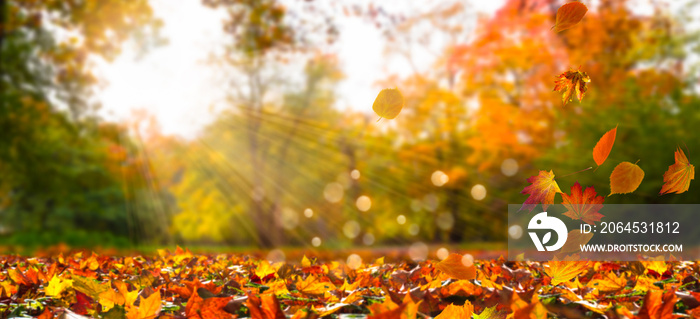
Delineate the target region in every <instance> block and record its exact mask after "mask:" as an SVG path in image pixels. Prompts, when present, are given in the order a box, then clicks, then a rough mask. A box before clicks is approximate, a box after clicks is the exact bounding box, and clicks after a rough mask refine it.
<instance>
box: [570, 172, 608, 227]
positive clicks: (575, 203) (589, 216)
mask: <svg viewBox="0 0 700 319" xmlns="http://www.w3.org/2000/svg"><path fill="white" fill-rule="evenodd" d="M596 195H598V193H596V191H595V188H593V186H591V187H586V191H585V192H584V191H583V188H582V187H581V184H579V183H578V182H576V184H574V186H571V195H567V194H566V193H561V197H562V199H563V202H562V204H563V205H564V207H566V209H567V211H566V212H565V213H564V215H566V216H569V217H571V218H572V219H575V220H576V219H577V220H581V221H583V222H585V223H587V224H591V225H593V223H594V222H598V221H600V219H601V218H602V217H604V215H603V214H601V213H599V212H598V211H599V210H600V209H601V208H603V201H605V198H604V197H603V196H596Z"/></svg>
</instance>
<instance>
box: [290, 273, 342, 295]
mask: <svg viewBox="0 0 700 319" xmlns="http://www.w3.org/2000/svg"><path fill="white" fill-rule="evenodd" d="M296 286H297V290H299V291H300V292H303V293H305V294H310V295H323V294H324V293H325V292H326V291H330V290H334V289H335V286H334V285H333V284H332V283H330V282H323V281H321V280H319V279H318V278H316V277H315V276H313V275H309V276H308V277H306V279H304V280H301V281H297V283H296Z"/></svg>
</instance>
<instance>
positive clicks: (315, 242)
mask: <svg viewBox="0 0 700 319" xmlns="http://www.w3.org/2000/svg"><path fill="white" fill-rule="evenodd" d="M311 245H312V246H314V247H318V246H321V238H318V237H314V238H312V239H311Z"/></svg>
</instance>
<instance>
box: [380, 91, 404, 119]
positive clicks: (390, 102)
mask: <svg viewBox="0 0 700 319" xmlns="http://www.w3.org/2000/svg"><path fill="white" fill-rule="evenodd" d="M403 103H404V101H403V94H401V91H399V89H397V88H394V89H383V90H382V91H381V92H379V95H377V98H376V99H375V100H374V104H373V105H372V110H374V112H375V113H377V115H379V119H380V120H381V119H382V118H387V119H393V118H395V117H396V116H398V115H399V113H401V109H402V108H403Z"/></svg>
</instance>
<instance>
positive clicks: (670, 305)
mask: <svg viewBox="0 0 700 319" xmlns="http://www.w3.org/2000/svg"><path fill="white" fill-rule="evenodd" d="M677 300H678V298H677V297H676V293H675V292H674V291H668V292H663V291H661V290H658V289H653V290H649V291H648V292H647V295H646V296H644V303H643V304H642V308H641V309H639V314H637V318H639V319H672V318H677V316H675V315H674V314H673V309H674V308H675V305H676V301H677Z"/></svg>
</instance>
